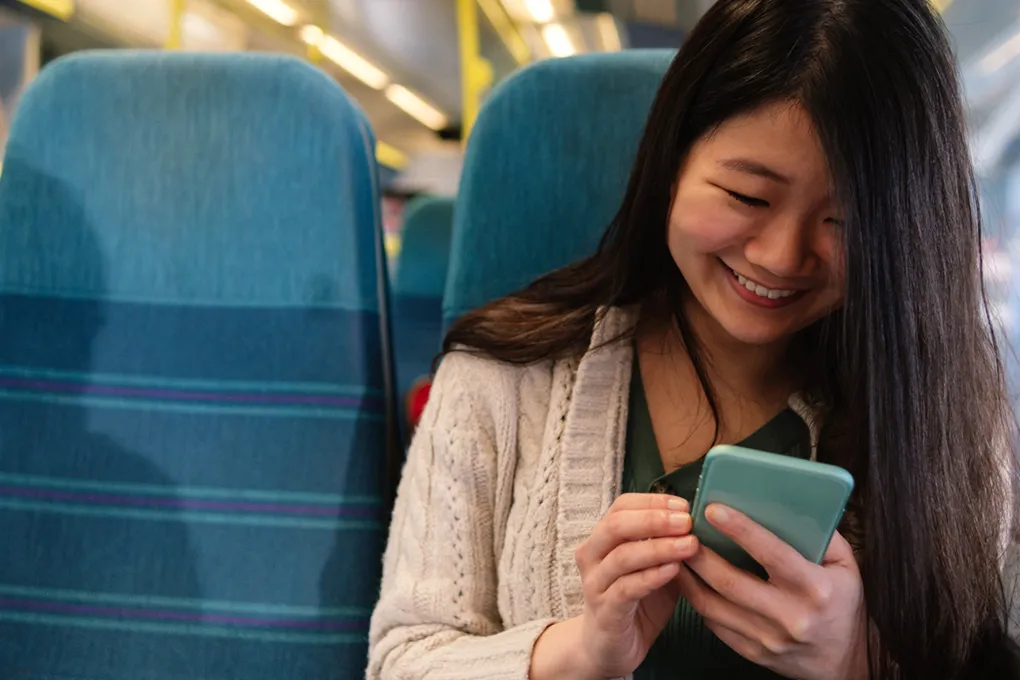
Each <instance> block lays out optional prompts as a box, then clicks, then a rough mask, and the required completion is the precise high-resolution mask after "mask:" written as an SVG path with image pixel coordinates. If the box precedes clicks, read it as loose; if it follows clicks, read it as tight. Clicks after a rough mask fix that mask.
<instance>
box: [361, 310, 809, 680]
mask: <svg viewBox="0 0 1020 680" xmlns="http://www.w3.org/2000/svg"><path fill="white" fill-rule="evenodd" d="M634 320H635V317H634V314H633V313H632V312H629V311H624V310H610V311H609V312H608V313H607V314H606V316H605V318H604V319H603V320H602V321H601V322H600V323H599V324H598V326H597V327H596V330H595V333H594V335H593V338H592V347H599V349H593V350H590V351H589V352H588V353H586V354H585V356H584V357H583V358H582V359H581V360H580V361H576V360H564V361H557V362H546V363H542V364H537V365H533V366H528V367H516V366H510V365H507V364H502V363H499V362H496V361H493V360H490V359H485V358H481V357H477V356H473V355H470V354H467V353H454V354H451V355H449V356H447V357H446V358H445V360H444V361H443V363H442V366H441V367H440V369H439V371H438V374H437V375H436V379H435V382H434V384H433V388H432V392H431V395H430V398H429V403H428V406H427V407H426V409H425V413H424V415H423V418H422V422H421V423H420V425H419V429H418V432H417V433H416V435H415V438H414V441H413V443H412V445H411V449H410V452H409V454H408V459H407V463H406V465H405V467H404V473H403V477H402V479H401V483H400V488H399V495H398V499H397V504H396V508H395V509H394V513H393V521H392V525H391V528H390V537H389V543H388V546H387V549H386V554H385V557H384V563H383V583H382V597H381V599H380V600H379V603H378V605H377V607H376V609H375V613H374V615H373V617H372V625H371V631H370V654H369V657H370V658H369V666H368V671H367V678H368V679H369V680H426V679H427V680H480V679H482V678H485V679H486V680H528V672H529V668H530V664H531V652H532V649H533V647H534V645H535V641H536V640H537V639H538V637H539V636H540V635H541V634H542V633H543V632H544V631H545V629H546V628H547V627H548V626H549V625H551V624H553V623H555V622H556V621H562V620H565V619H567V618H570V617H573V616H576V615H578V614H580V612H581V609H582V606H583V597H582V591H581V580H580V574H579V572H578V569H577V566H576V565H575V563H574V551H575V550H576V548H577V546H578V545H579V544H580V543H581V542H582V541H583V540H585V539H586V538H587V537H588V536H589V535H590V534H591V531H592V529H593V528H594V526H595V524H596V522H598V520H599V519H600V518H601V517H602V516H603V515H604V514H605V512H606V511H607V510H608V509H609V506H610V505H611V504H612V502H613V500H614V499H615V498H616V496H617V495H618V494H619V489H620V483H621V479H620V478H621V475H622V470H623V457H624V451H625V438H626V432H627V405H628V395H629V390H630V376H631V368H632V362H633V360H634V359H633V350H632V347H631V344H630V343H626V342H621V343H612V344H609V345H606V346H602V345H603V344H604V343H605V342H606V341H607V340H611V339H613V338H615V337H617V336H618V335H619V334H620V333H622V332H625V331H627V330H628V329H629V328H630V327H631V326H632V324H633V323H634ZM791 405H792V406H793V407H794V408H795V409H796V410H797V411H798V412H799V413H800V414H801V415H802V417H805V419H806V421H807V422H808V424H809V426H811V428H812V430H813V432H812V441H813V442H814V443H817V430H816V427H815V425H816V418H813V417H812V414H811V413H810V410H809V409H807V408H806V405H805V404H804V403H803V402H802V401H800V400H793V401H791Z"/></svg>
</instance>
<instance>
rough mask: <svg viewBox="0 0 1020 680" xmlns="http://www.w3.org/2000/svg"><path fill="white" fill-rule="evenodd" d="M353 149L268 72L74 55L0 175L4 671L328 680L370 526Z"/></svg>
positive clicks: (314, 77)
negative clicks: (0, 176) (0, 175)
mask: <svg viewBox="0 0 1020 680" xmlns="http://www.w3.org/2000/svg"><path fill="white" fill-rule="evenodd" d="M373 148H374V140H373V135H372V133H371V130H370V128H369V126H368V123H367V121H366V119H365V117H364V116H363V114H362V113H361V111H360V110H358V109H357V108H356V107H355V106H354V105H353V104H352V103H351V101H350V100H349V99H348V98H347V96H346V95H345V94H344V93H343V92H342V91H341V90H340V89H339V88H338V87H337V86H336V85H335V83H334V82H333V81H332V80H330V79H329V78H328V77H327V76H326V75H325V74H322V73H321V72H319V71H317V70H315V69H313V68H312V67H310V66H307V65H306V64H303V63H302V62H300V61H298V60H294V59H291V58H285V57H274V56H255V55H232V56H203V55H184V54H160V53H145V52H138V53H132V52H112V53H106V54H103V53H92V54H82V55H79V56H74V57H71V58H68V59H65V60H60V61H58V62H55V63H54V64H53V65H51V66H49V67H48V68H47V69H45V70H44V72H43V73H42V74H41V75H40V77H39V78H38V79H37V81H36V82H35V83H34V84H33V86H32V87H31V88H30V89H29V91H28V92H27V93H26V95H25V97H24V99H23V100H22V103H21V106H20V108H19V111H18V114H17V117H16V120H15V122H14V124H13V129H12V131H11V136H10V142H9V145H8V149H7V159H6V162H5V164H4V169H3V175H2V178H0V338H2V340H0V534H2V535H3V541H4V546H5V549H4V551H3V555H2V556H0V669H3V670H2V675H3V676H4V677H11V678H14V677H17V678H25V679H28V680H43V679H44V678H45V679H46V680H72V679H79V678H88V679H89V680H138V679H140V678H145V679H146V680H184V679H185V678H188V679H192V678H194V679H198V678H201V679H202V680H226V679H228V678H229V679H231V680H233V679H236V678H245V679H249V680H257V679H261V680H348V679H350V678H354V677H358V676H360V675H361V674H363V672H364V660H365V655H366V647H367V645H366V639H367V621H368V618H369V615H370V610H371V608H372V606H373V603H374V601H375V599H376V597H377V582H378V579H379V563H380V556H381V550H382V547H383V540H384V527H385V523H386V518H385V517H384V513H383V507H382V500H381V499H382V495H383V488H384V487H383V485H384V469H383V453H384V449H385V442H386V437H387V424H386V414H385V399H384V397H385V390H386V378H385V376H384V373H385V371H384V362H383V357H382V353H381V352H380V345H381V343H382V338H381V330H380V327H381V324H380V311H381V310H380V303H379V300H380V296H379V294H378V290H379V288H378V286H379V274H380V264H379V263H380V262H381V237H380V231H379V227H378V224H379V214H378V211H379V201H378V191H377V188H376V170H375V165H374V159H373Z"/></svg>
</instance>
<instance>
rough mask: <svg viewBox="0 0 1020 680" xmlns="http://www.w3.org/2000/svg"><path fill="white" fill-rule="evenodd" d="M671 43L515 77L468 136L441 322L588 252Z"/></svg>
mask: <svg viewBox="0 0 1020 680" xmlns="http://www.w3.org/2000/svg"><path fill="white" fill-rule="evenodd" d="M674 55H675V51H673V50H632V51H626V52H617V53H612V54H590V55H583V56H578V57H572V58H567V59H550V60H547V61H543V62H539V63H538V64H536V65H534V66H531V67H529V68H526V69H524V70H522V71H519V72H518V73H516V74H514V75H513V76H512V77H510V78H509V79H508V80H507V81H505V82H504V83H503V84H501V85H500V86H499V88H497V90H496V91H495V92H494V93H493V94H492V96H491V97H490V98H489V100H488V101H487V102H486V104H485V106H484V107H483V109H482V112H481V114H480V115H479V117H478V121H477V123H476V125H475V127H474V129H473V131H472V133H471V139H470V143H469V144H468V148H467V153H466V157H465V159H464V169H463V174H462V178H461V183H460V192H459V195H458V198H457V201H458V202H457V211H456V215H455V218H454V233H453V243H452V249H451V254H450V270H449V273H448V275H447V284H446V292H445V296H444V301H443V317H444V321H445V322H446V323H447V324H449V323H450V322H451V321H453V320H454V319H456V318H457V317H458V316H460V315H462V314H464V313H465V312H468V311H470V310H472V309H475V308H476V307H479V306H480V305H482V304H485V303H486V302H489V301H491V300H493V299H495V298H498V297H500V296H502V295H506V294H508V293H511V292H513V291H514V290H518V289H520V288H522V287H523V286H525V285H526V284H528V283H529V282H530V281H532V280H533V279H535V278H536V277H537V276H540V275H542V274H545V273H548V272H550V271H552V270H554V269H558V268H560V267H563V266H565V265H567V264H569V263H570V262H572V261H574V260H577V259H580V258H582V257H584V256H586V255H588V254H590V253H592V252H593V251H594V249H595V247H596V245H597V244H598V241H599V238H600V237H601V236H602V234H603V232H604V231H605V229H606V227H607V226H608V225H609V222H610V221H611V220H612V218H613V215H614V214H615V213H616V211H617V209H618V208H619V205H620V202H621V201H622V198H623V194H624V191H625V189H626V184H627V178H628V176H629V174H630V170H631V165H632V163H633V160H634V156H635V154H636V153H637V145H638V142H639V140H640V137H641V133H642V130H643V128H644V123H645V119H646V118H647V116H648V111H649V109H650V108H651V104H652V100H653V99H654V97H655V93H656V91H657V90H658V87H659V83H660V82H661V81H662V77H663V75H664V74H665V72H666V69H667V68H668V66H669V64H670V62H671V61H672V59H673V57H674Z"/></svg>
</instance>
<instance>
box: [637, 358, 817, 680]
mask: <svg viewBox="0 0 1020 680" xmlns="http://www.w3.org/2000/svg"><path fill="white" fill-rule="evenodd" d="M635 356H636V355H635ZM740 445H741V446H745V447H747V448H752V449H758V450H761V451H769V452H772V453H778V454H784V455H788V456H796V457H798V458H809V457H810V456H811V432H810V430H809V429H808V426H807V424H806V423H805V422H804V421H803V420H802V419H801V418H800V416H798V415H797V414H796V413H795V412H794V411H793V410H791V409H787V410H785V411H783V412H782V413H780V414H779V415H778V416H776V417H775V418H773V419H772V420H771V421H769V422H768V423H767V424H765V425H764V426H763V427H762V428H761V429H760V430H758V431H757V432H755V433H754V434H752V435H751V436H750V437H748V438H747V439H745V440H744V441H742V442H740ZM706 453H707V451H706ZM702 463H703V459H700V458H699V459H698V460H696V461H694V462H692V463H689V464H687V465H684V466H682V467H680V468H678V469H676V470H673V471H672V472H670V473H668V474H667V473H666V472H665V470H664V469H663V465H662V458H661V456H660V455H659V447H658V445H657V444H656V442H655V434H654V432H653V431H652V418H651V416H650V415H649V412H648V403H647V402H646V401H645V390H644V386H643V385H642V383H641V371H640V369H639V368H638V363H637V361H636V359H635V362H634V376H633V379H632V382H631V389H630V413H629V416H628V421H627V451H626V456H625V459H624V464H623V491H624V493H669V494H673V495H675V496H680V497H681V498H685V499H687V500H688V501H689V502H690V504H691V507H694V496H695V493H696V492H697V488H698V479H699V477H700V476H701V466H702ZM740 566H742V567H743V568H745V569H748V570H749V571H752V572H755V573H758V574H759V575H760V576H762V577H764V574H763V573H762V572H761V568H760V567H759V566H758V565H757V564H755V563H754V562H750V563H749V564H745V565H740ZM779 677H780V676H778V675H776V674H775V673H772V672H771V671H769V670H766V669H764V668H762V667H760V666H757V665H755V664H753V663H751V662H750V661H747V660H745V659H744V658H743V657H741V656H739V655H738V654H737V653H736V652H734V651H733V650H731V649H730V648H729V647H727V646H726V645H725V644H723V643H722V642H721V641H720V640H719V639H718V638H717V637H716V636H715V635H713V634H712V632H711V631H709V630H708V629H707V628H705V626H704V623H703V621H702V619H701V617H700V616H699V615H698V613H697V612H695V611H694V610H693V609H692V608H691V606H690V605H689V604H687V602H686V601H685V600H683V599H681V600H680V603H679V604H678V605H677V608H676V612H674V614H673V618H672V619H671V620H670V622H669V623H668V624H666V628H665V630H663V632H662V634H660V635H659V638H658V639H657V640H656V641H655V644H654V645H653V646H652V649H651V650H650V651H649V653H648V656H647V657H646V658H645V661H644V663H642V664H641V666H640V667H639V668H638V669H637V671H636V672H635V673H634V679H635V680H667V679H668V680H702V679H705V680H709V679H714V678H726V680H758V679H759V678H760V679H765V678H769V679H772V678H779Z"/></svg>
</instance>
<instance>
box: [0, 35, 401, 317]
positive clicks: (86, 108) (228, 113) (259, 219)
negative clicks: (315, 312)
mask: <svg viewBox="0 0 1020 680" xmlns="http://www.w3.org/2000/svg"><path fill="white" fill-rule="evenodd" d="M140 121H144V122H145V124H139V122H140ZM374 141H375V140H374V137H373V134H372V131H371V128H370V127H369V124H368V122H367V119H366V118H365V116H364V114H363V113H362V112H361V110H360V109H358V108H357V106H356V105H355V104H354V103H352V101H351V100H350V99H349V98H348V97H347V96H346V95H345V94H344V92H343V91H342V90H341V89H340V88H339V87H338V86H337V85H336V83H335V82H332V81H331V79H330V78H329V77H328V76H327V75H326V74H324V73H323V72H321V71H319V70H317V69H315V68H313V67H312V66H310V65H308V64H306V63H304V62H302V61H300V60H298V59H294V58H291V57H284V56H276V55H267V54H229V55H228V54H224V55H208V54H201V55H199V54H183V53H165V52H152V51H139V52H128V51H120V50H118V51H115V52H84V53H77V54H75V55H73V56H71V57H68V58H64V59H61V60H58V61H57V62H54V63H53V64H51V65H50V66H48V67H47V68H46V69H44V70H43V72H42V73H41V74H40V75H39V77H38V78H37V79H36V81H35V82H34V83H33V85H32V87H31V88H30V89H29V90H28V91H27V93H26V94H25V96H24V98H23V99H22V101H21V104H20V107H19V111H18V115H17V116H16V120H15V121H14V123H13V126H12V129H11V135H10V141H9V144H8V148H7V156H6V161H5V164H4V173H3V182H2V183H0V185H2V187H3V194H4V195H3V203H4V205H5V209H6V210H7V211H8V212H10V211H14V212H13V213H12V220H11V224H9V225H7V228H5V229H3V230H0V264H2V266H0V290H8V291H13V290H18V289H20V288H23V287H25V286H28V285H30V284H29V282H31V285H32V286H33V287H35V288H38V289H39V290H34V291H32V292H38V293H41V294H47V293H61V292H65V291H75V292H76V293H77V294H79V295H89V294H96V295H99V294H100V293H101V294H102V296H104V297H108V298H113V299H117V298H126V297H130V298H133V299H139V300H140V301H145V302H155V303H177V302H179V303H182V304H202V303H216V304H226V305H241V306H243V305H269V306H313V307H321V306H326V307H340V308H345V309H351V310H359V311H377V310H378V305H379V295H378V278H377V272H378V271H379V266H378V264H377V259H378V255H377V250H378V249H379V248H380V247H381V246H379V244H378V241H379V237H378V234H377V233H376V232H377V230H376V229H374V228H371V225H376V224H378V222H379V214H378V213H379V210H380V207H379V205H378V201H377V200H376V199H375V197H376V196H377V195H378V191H377V187H376V172H375V166H374ZM68 149H74V153H68V152H67V150H68ZM338 150H339V151H340V152H339V153H338ZM57 199H59V200H57ZM14 217H16V219H13V218H14ZM76 221H77V222H81V223H83V224H89V225H91V229H92V230H93V231H94V233H95V239H96V241H97V243H96V247H97V248H98V249H99V253H98V254H99V255H101V259H102V260H103V261H105V262H107V263H109V265H110V266H109V269H110V271H108V272H106V276H105V278H106V280H105V281H100V280H99V277H97V276H95V274H94V273H91V274H90V273H89V272H88V271H86V269H85V268H82V267H80V266H78V262H77V259H76V258H64V259H56V258H52V257H48V258H46V261H45V263H44V262H42V261H41V260H40V261H38V262H35V261H29V260H30V259H31V258H28V256H27V255H26V254H28V253H46V252H52V250H51V249H50V248H49V247H48V245H47V244H46V243H34V244H33V243H27V242H25V241H26V240H31V239H34V240H39V239H43V240H45V239H54V240H56V241H59V242H60V243H62V244H63V246H62V247H63V248H65V249H66V248H67V235H68V234H71V233H74V232H80V231H81V229H82V226H81V225H80V224H72V222H76ZM34 223H37V224H46V225H47V226H46V228H45V229H37V228H34V226H33V224H34ZM356 225H358V226H356ZM365 225H368V226H367V227H366V226H365ZM56 241H55V243H54V244H50V245H53V246H54V247H56ZM29 246H33V247H29ZM40 268H44V269H46V271H40ZM100 287H102V290H100Z"/></svg>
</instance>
